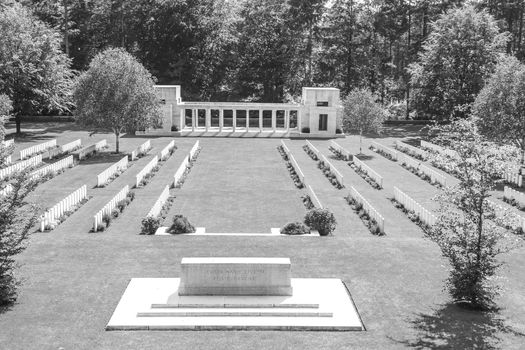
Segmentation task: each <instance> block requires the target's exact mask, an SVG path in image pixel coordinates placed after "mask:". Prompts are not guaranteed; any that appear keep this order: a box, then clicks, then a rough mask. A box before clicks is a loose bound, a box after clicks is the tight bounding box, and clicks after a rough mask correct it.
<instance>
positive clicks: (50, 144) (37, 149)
mask: <svg viewBox="0 0 525 350" xmlns="http://www.w3.org/2000/svg"><path fill="white" fill-rule="evenodd" d="M56 146H57V139H53V140H49V141H47V142H44V143H40V144H38V145H34V146H31V147H28V148H25V149H23V150H21V151H20V160H23V159H25V158H27V157H30V156H32V155H33V154H36V153H43V152H45V151H46V150H47V149H49V148H54V147H56Z"/></svg>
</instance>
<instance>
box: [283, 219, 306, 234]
mask: <svg viewBox="0 0 525 350" xmlns="http://www.w3.org/2000/svg"><path fill="white" fill-rule="evenodd" d="M309 233H310V229H309V228H308V226H306V225H305V224H303V223H302V222H290V223H288V224H286V225H284V227H283V228H281V234H283V235H291V236H293V235H307V234H309Z"/></svg>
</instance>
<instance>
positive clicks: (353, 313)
mask: <svg viewBox="0 0 525 350" xmlns="http://www.w3.org/2000/svg"><path fill="white" fill-rule="evenodd" d="M179 283H180V279H179V278H133V279H132V280H131V281H130V283H129V285H128V287H127V288H126V291H125V292H124V295H123V296H122V298H121V299H120V302H119V304H118V305H117V307H116V309H115V312H114V313H113V316H112V317H111V319H110V320H109V322H108V324H107V326H106V330H241V329H242V330H326V331H357V330H364V327H363V324H362V322H361V319H360V317H359V314H358V312H357V309H356V307H355V305H354V303H353V300H352V298H351V297H350V295H349V293H348V291H347V289H346V287H345V285H344V284H343V283H342V281H341V280H340V279H335V278H292V280H291V284H292V287H293V295H291V296H180V295H179V294H178V287H179ZM153 304H155V307H154V308H152V305H153ZM166 304H169V305H172V306H176V307H177V308H176V309H175V308H174V307H164V308H163V307H162V306H163V305H166ZM291 304H293V305H295V306H297V307H290V305H291ZM316 304H318V307H315V306H317V305H316ZM222 305H228V307H227V308H224V309H223V308H221V307H220V306H222ZM236 305H239V307H238V308H236V307H235V306H236ZM273 305H277V306H281V305H282V307H275V308H273ZM312 305H313V306H312ZM159 306H160V307H159ZM181 306H182V307H181ZM184 306H187V307H184ZM206 306H207V308H205V309H204V310H203V307H206ZM218 306H219V307H218ZM250 306H253V307H250ZM269 306H272V308H268V307H269ZM301 306H304V307H302V308H301ZM261 307H265V309H264V310H261ZM266 308H267V309H266ZM177 310H178V311H179V312H181V313H186V314H189V313H191V315H192V316H173V314H172V313H173V312H177ZM264 311H266V312H277V313H279V315H280V316H239V315H238V314H239V313H242V312H245V313H246V315H254V313H256V314H257V315H260V314H262V313H263V312H264ZM199 312H202V316H193V315H194V313H199ZM210 312H216V313H218V314H220V315H221V313H222V314H223V316H205V315H208V314H209V313H210ZM224 312H235V313H237V316H224V315H225V314H224ZM286 312H290V316H289V317H287V316H282V313H286ZM312 312H316V313H319V315H320V316H317V317H315V316H301V315H300V313H310V314H311V313H312ZM139 313H147V315H148V316H147V317H140V316H138V315H139ZM162 313H164V315H161V314H162ZM157 314H158V315H159V316H156V315H157ZM327 314H332V316H331V317H329V316H327Z"/></svg>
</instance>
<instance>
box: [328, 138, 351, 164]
mask: <svg viewBox="0 0 525 350" xmlns="http://www.w3.org/2000/svg"><path fill="white" fill-rule="evenodd" d="M330 146H331V147H332V148H333V149H334V150H336V151H337V152H339V153H340V154H342V155H343V160H346V161H349V160H352V158H353V157H352V154H351V153H350V151H348V150H347V149H345V148H343V147H342V146H341V145H339V144H338V143H337V142H335V141H331V142H330Z"/></svg>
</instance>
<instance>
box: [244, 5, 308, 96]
mask: <svg viewBox="0 0 525 350" xmlns="http://www.w3.org/2000/svg"><path fill="white" fill-rule="evenodd" d="M287 13H288V7H287V4H286V3H285V2H283V1H280V0H269V1H267V0H255V1H249V2H246V3H245V6H244V8H243V10H242V12H241V16H242V19H243V21H242V22H241V23H240V25H239V28H238V29H237V30H238V32H239V33H240V38H239V43H238V55H239V61H238V62H239V63H238V68H237V76H236V80H237V83H238V87H237V90H238V91H242V92H244V94H245V95H248V96H249V95H252V96H255V98H257V97H259V98H260V100H261V101H263V102H279V101H282V100H283V99H284V96H285V93H286V87H287V81H288V79H294V78H295V76H296V72H295V71H294V70H293V69H292V65H291V62H292V58H293V57H294V56H295V55H296V54H297V45H298V40H297V37H296V36H295V34H296V33H295V32H294V31H293V30H292V29H291V28H290V27H289V26H287V23H288V22H287V18H286V17H287Z"/></svg>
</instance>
